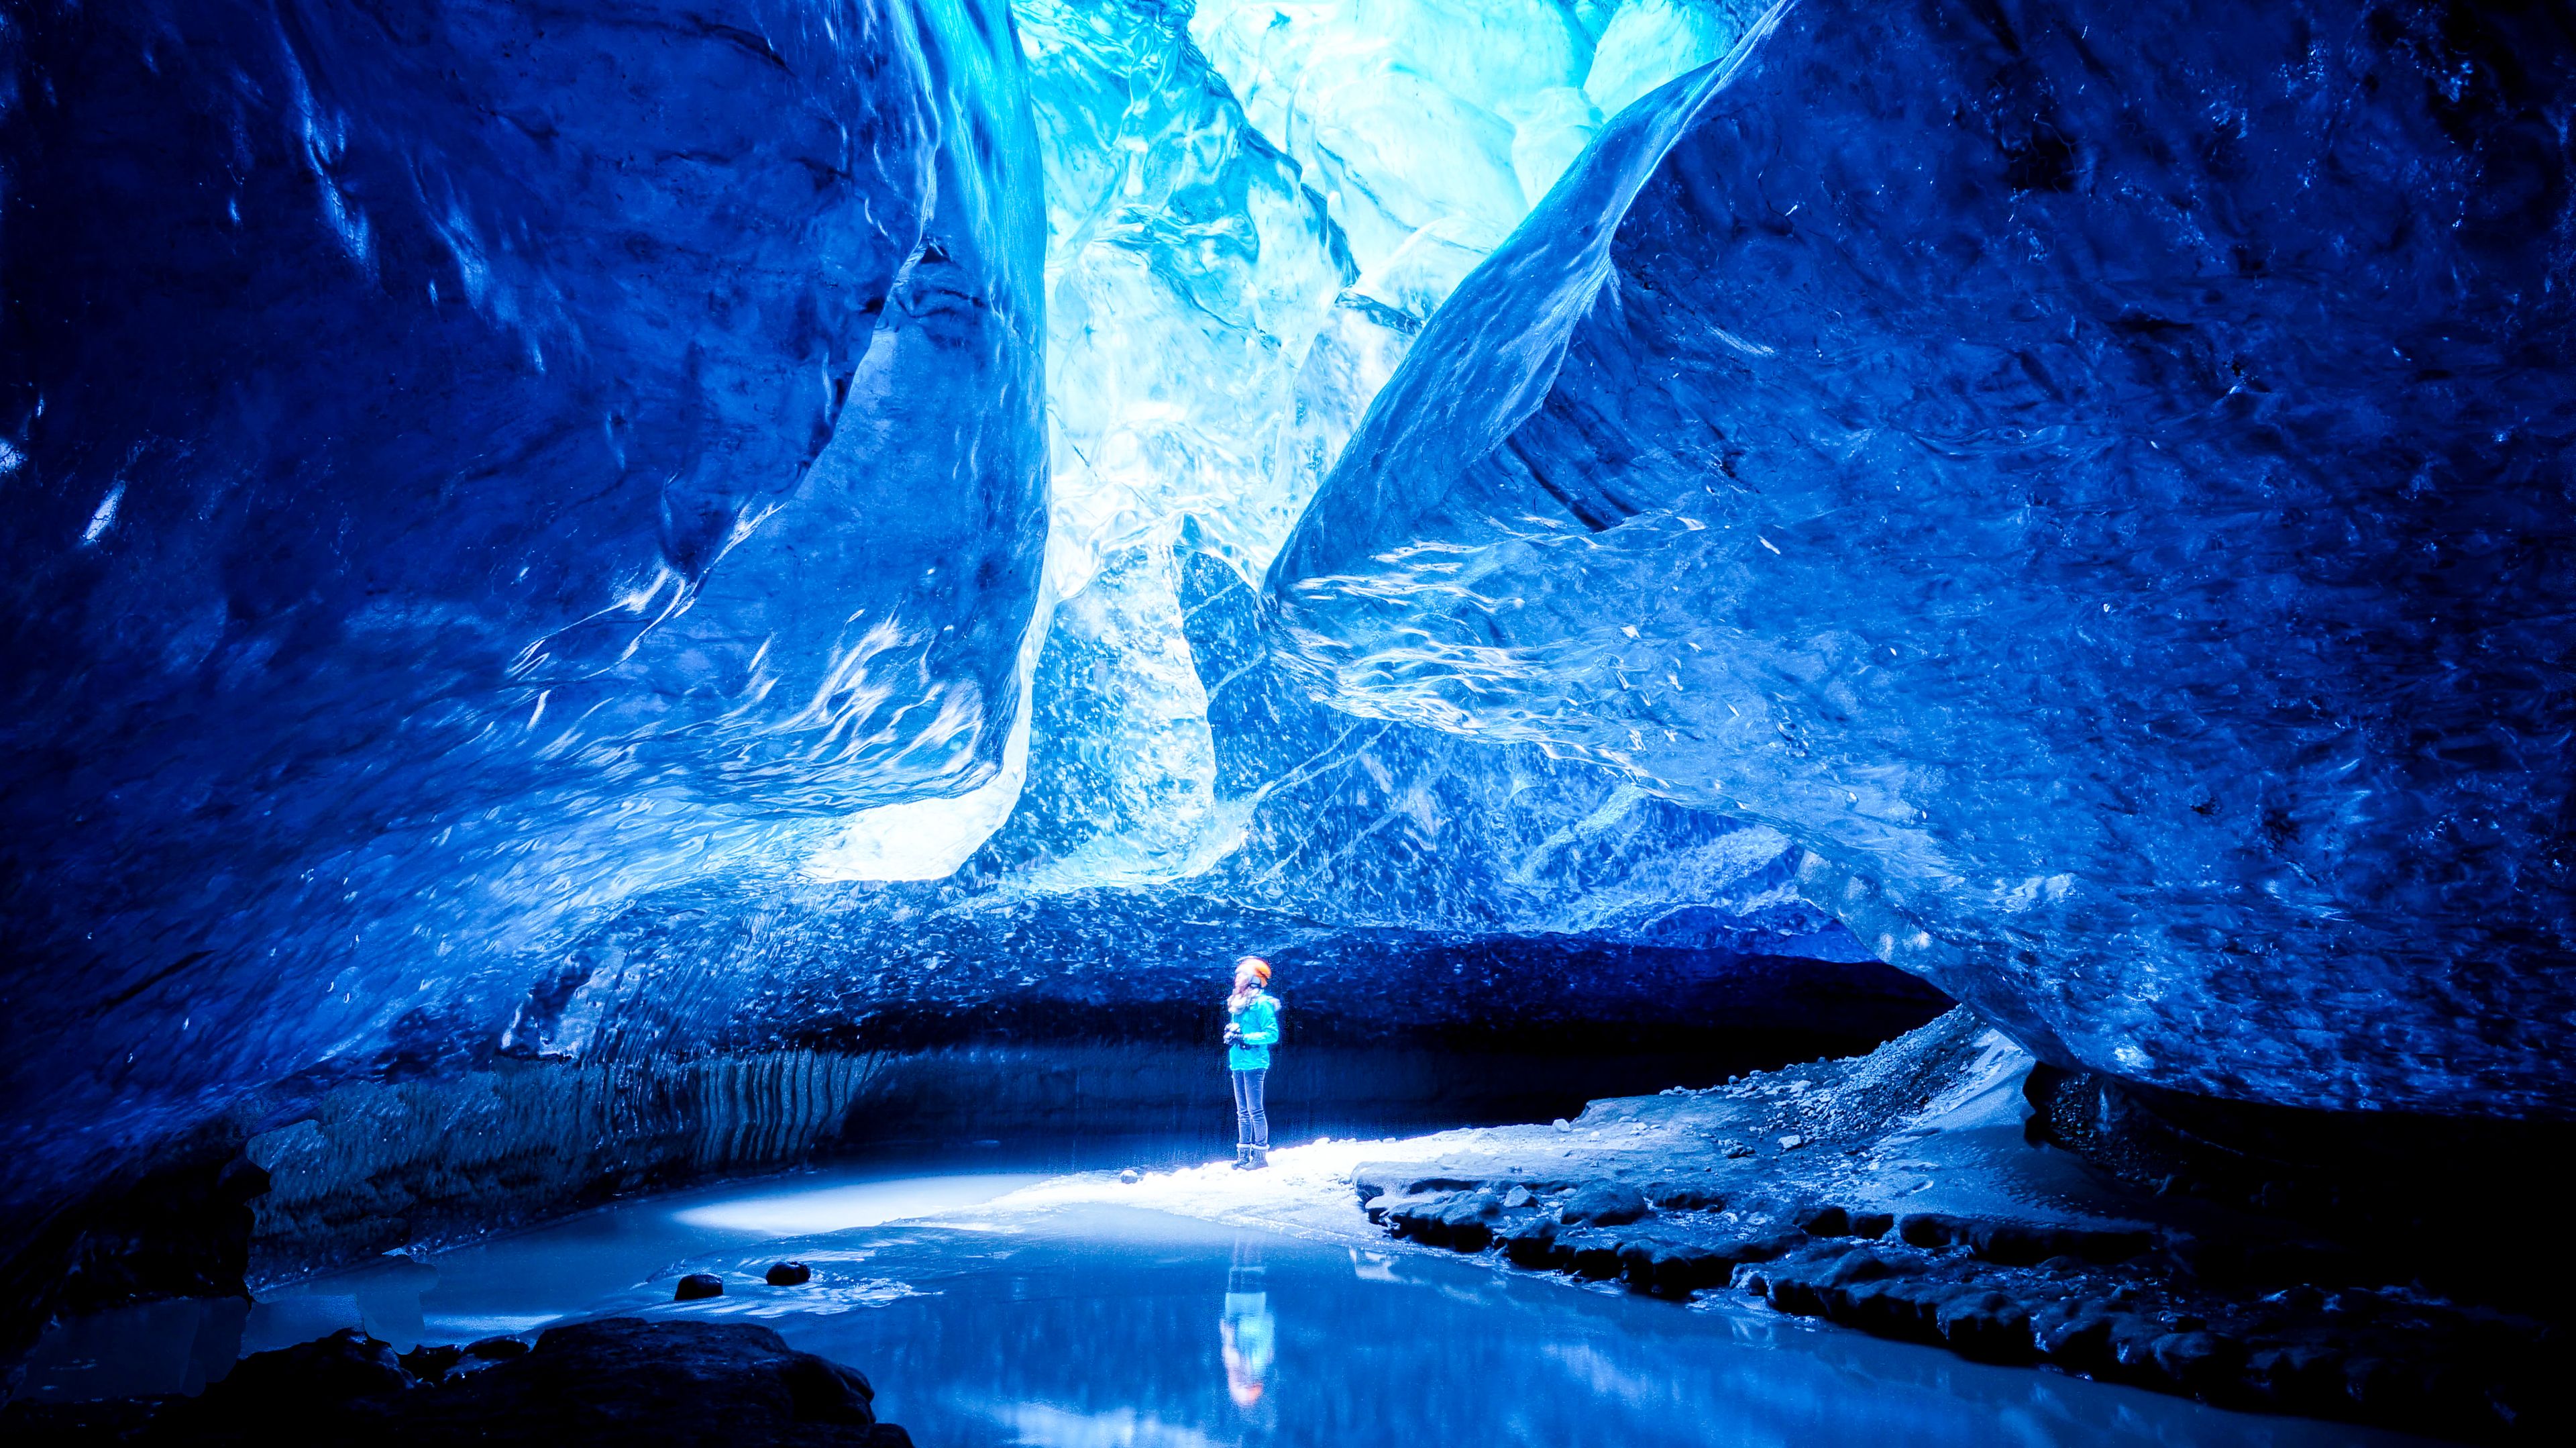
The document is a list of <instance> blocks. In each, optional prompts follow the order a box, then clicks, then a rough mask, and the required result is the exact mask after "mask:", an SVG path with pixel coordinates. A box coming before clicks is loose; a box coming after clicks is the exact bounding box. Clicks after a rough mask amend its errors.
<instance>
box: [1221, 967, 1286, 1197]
mask: <svg viewBox="0 0 2576 1448" xmlns="http://www.w3.org/2000/svg"><path fill="white" fill-rule="evenodd" d="M1269 984H1270V962H1268V961H1266V960H1263V959H1262V958H1260V957H1259V956H1256V955H1247V956H1245V957H1244V958H1243V959H1241V960H1239V961H1236V962H1235V964H1234V994H1232V995H1230V996H1227V997H1226V998H1225V1011H1226V1016H1227V1021H1226V1027H1225V1045H1226V1051H1225V1064H1226V1068H1227V1069H1228V1070H1229V1071H1231V1072H1233V1073H1234V1169H1235V1170H1236V1171H1257V1170H1259V1169H1260V1168H1262V1167H1265V1166H1268V1165H1270V1113H1269V1111H1268V1110H1267V1109H1265V1108H1264V1106H1263V1104H1262V1099H1261V1088H1262V1084H1263V1082H1264V1081H1266V1080H1267V1079H1268V1078H1269V1075H1270V1048H1271V1047H1272V1046H1273V1045H1275V1044H1277V1043H1278V1040H1279V1002H1278V1000H1277V999H1275V998H1274V997H1272V996H1271V994H1270V993H1269V992H1268V991H1267V990H1265V989H1263V987H1265V986H1267V985H1269Z"/></svg>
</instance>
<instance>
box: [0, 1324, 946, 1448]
mask: <svg viewBox="0 0 2576 1448" xmlns="http://www.w3.org/2000/svg"><path fill="white" fill-rule="evenodd" d="M505 1341H507V1342H515V1340H508V1339H501V1340H495V1341H493V1342H490V1343H478V1344H475V1345H473V1346H472V1347H470V1348H465V1349H457V1348H433V1349H423V1350H421V1351H420V1352H416V1353H409V1354H405V1355H404V1356H402V1357H400V1358H397V1357H396V1356H395V1355H394V1351H393V1348H392V1347H391V1346H389V1345H388V1344H385V1343H382V1342H378V1341H376V1340H374V1339H372V1338H369V1337H366V1336H363V1335H362V1334H360V1333H358V1332H356V1331H354V1330H352V1331H345V1332H340V1333H335V1334H333V1335H332V1336H330V1337H326V1338H322V1339H320V1340H318V1341H315V1342H309V1343H303V1344H300V1345H298V1346H295V1347H291V1348H284V1349H281V1350H279V1351H276V1352H265V1353H258V1354H255V1355H253V1356H251V1357H248V1358H245V1359H243V1360H242V1363H241V1365H240V1366H239V1367H237V1368H235V1369H234V1370H233V1372H232V1374H231V1375H230V1376H228V1377H226V1378H225V1379H224V1380H223V1381H222V1382H219V1383H217V1384H215V1385H214V1386H213V1387H211V1388H208V1389H207V1390H206V1392H205V1394H204V1395H203V1396H202V1397H198V1398H194V1399H177V1398H162V1399H127V1400H123V1401H120V1402H113V1403H81V1404H70V1405H65V1406H61V1407H51V1406H49V1407H44V1408H33V1407H19V1408H14V1409H12V1410H10V1411H9V1413H8V1414H7V1415H6V1416H5V1417H0V1430H5V1432H0V1436H5V1437H6V1438H7V1439H8V1441H9V1442H11V1443H13V1444H20V1445H33V1444H42V1443H57V1442H61V1443H71V1442H79V1443H109V1442H113V1443H135V1444H146V1445H159V1444H181V1443H185V1444H209V1445H223V1444H251V1443H258V1444H263V1445H269V1444H278V1443H357V1442H364V1443H367V1444H369V1445H371V1448H408V1445H420V1448H443V1445H448V1444H466V1443H472V1444H480V1445H510V1444H519V1445H527V1448H566V1445H572V1444H587V1443H616V1444H620V1445H628V1444H638V1445H640V1444H707V1445H719V1444H721V1445H727V1448H762V1445H778V1448H787V1445H797V1448H806V1445H811V1448H827V1445H840V1448H910V1444H911V1442H912V1439H911V1437H910V1435H908V1434H906V1433H905V1432H904V1431H903V1429H901V1428H899V1427H896V1426H895V1425H893V1424H890V1423H879V1422H878V1421H877V1419H876V1413H875V1410H874V1409H873V1408H872V1407H871V1406H870V1404H871V1402H872V1401H873V1399H874V1398H875V1396H876V1390H875V1389H874V1388H873V1387H871V1386H870V1385H869V1383H868V1380H867V1378H866V1377H865V1376H864V1375H863V1374H861V1373H859V1372H858V1371H857V1370H856V1369H853V1368H848V1367H844V1366H842V1365H841V1364H839V1363H836V1362H832V1361H830V1360H828V1359H826V1358H821V1357H817V1356H815V1355H814V1354H812V1353H809V1352H798V1351H796V1350H795V1349H793V1348H790V1347H789V1346H787V1344H786V1342H785V1340H784V1339H782V1338H780V1337H779V1335H778V1334H777V1333H775V1332H773V1331H771V1330H770V1329H768V1328H765V1327H756V1326H751V1325H747V1324H740V1323H706V1322H646V1321H643V1320H642V1319H639V1318H631V1317H619V1318H607V1319H604V1320H601V1321H598V1322H581V1323H573V1324H569V1325H567V1326H563V1327H557V1328H553V1329H550V1330H548V1331H547V1332H546V1334H545V1335H544V1336H543V1337H541V1338H539V1339H538V1340H537V1344H536V1347H535V1349H534V1350H533V1351H527V1350H522V1351H519V1352H517V1353H509V1352H506V1351H503V1350H501V1343H502V1342H505Z"/></svg>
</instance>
